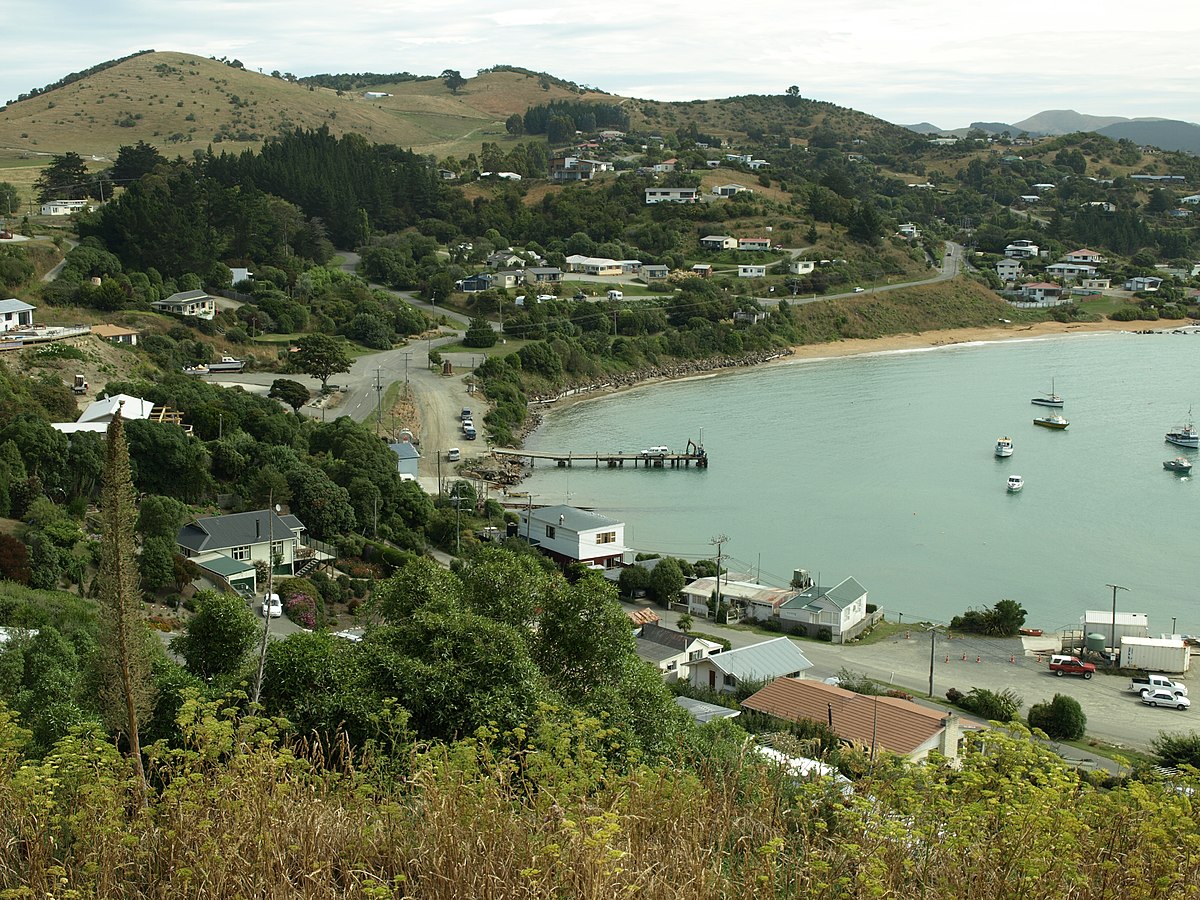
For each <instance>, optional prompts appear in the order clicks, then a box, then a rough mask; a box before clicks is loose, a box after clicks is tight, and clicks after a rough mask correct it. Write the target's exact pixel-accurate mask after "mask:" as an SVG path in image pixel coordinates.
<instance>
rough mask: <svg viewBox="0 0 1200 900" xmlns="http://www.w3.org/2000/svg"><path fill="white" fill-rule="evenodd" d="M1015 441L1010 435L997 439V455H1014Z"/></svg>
mask: <svg viewBox="0 0 1200 900" xmlns="http://www.w3.org/2000/svg"><path fill="white" fill-rule="evenodd" d="M1012 453H1013V442H1012V438H1010V437H1002V438H1000V439H999V440H997V441H996V455H997V456H1012Z"/></svg>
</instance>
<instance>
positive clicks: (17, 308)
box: [0, 297, 37, 315]
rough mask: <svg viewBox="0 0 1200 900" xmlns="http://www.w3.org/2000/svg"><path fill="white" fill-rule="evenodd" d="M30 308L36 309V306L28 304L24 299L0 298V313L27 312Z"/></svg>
mask: <svg viewBox="0 0 1200 900" xmlns="http://www.w3.org/2000/svg"><path fill="white" fill-rule="evenodd" d="M31 309H37V307H36V306H30V305H29V304H28V303H26V302H25V301H24V300H18V299H17V298H16V297H13V298H10V299H8V300H0V315H2V314H4V313H22V312H29V311H30V310H31Z"/></svg>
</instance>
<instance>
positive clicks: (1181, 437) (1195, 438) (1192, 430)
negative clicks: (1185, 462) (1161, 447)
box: [1166, 410, 1200, 450]
mask: <svg viewBox="0 0 1200 900" xmlns="http://www.w3.org/2000/svg"><path fill="white" fill-rule="evenodd" d="M1191 417H1192V416H1191V411H1190V410H1189V411H1188V419H1189V420H1190V419H1191ZM1166 441H1167V443H1168V444H1174V445H1175V446H1177V447H1188V448H1190V449H1193V450H1195V449H1196V448H1198V447H1200V434H1198V433H1197V432H1196V426H1195V425H1194V424H1193V423H1192V422H1191V421H1189V422H1188V423H1187V424H1186V425H1180V426H1179V428H1177V429H1176V430H1175V431H1168V432H1167V435H1166Z"/></svg>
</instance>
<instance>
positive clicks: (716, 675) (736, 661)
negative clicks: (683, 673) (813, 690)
mask: <svg viewBox="0 0 1200 900" xmlns="http://www.w3.org/2000/svg"><path fill="white" fill-rule="evenodd" d="M686 665H687V667H688V681H689V682H690V683H691V685H692V687H694V688H699V689H701V690H703V689H704V688H708V689H709V690H711V691H718V692H720V693H722V694H730V693H733V692H734V691H735V690H737V687H738V685H739V684H745V683H753V682H760V681H774V680H775V679H776V678H782V677H784V676H787V677H790V678H799V677H802V675H803V673H804V672H806V671H807V670H809V669H811V668H812V663H810V662H809V661H808V659H807V658H806V657H805V655H804V654H803V653H801V652H800V648H799V647H797V646H796V644H795V643H793V641H792V640H791V639H790V638H785V637H779V638H774V639H773V640H769V641H763V642H762V643H761V644H751V645H750V646H749V647H739V648H738V649H737V650H726V651H725V652H724V653H716V654H713V655H711V656H705V657H703V658H701V659H697V660H688V662H687V663H686Z"/></svg>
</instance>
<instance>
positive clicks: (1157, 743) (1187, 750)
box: [1151, 731, 1200, 769]
mask: <svg viewBox="0 0 1200 900" xmlns="http://www.w3.org/2000/svg"><path fill="white" fill-rule="evenodd" d="M1151 746H1152V747H1153V748H1154V753H1155V755H1156V756H1157V757H1158V761H1159V763H1160V764H1162V765H1164V766H1191V767H1192V768H1193V769H1200V732H1196V731H1192V732H1189V733H1186V734H1185V733H1183V732H1170V731H1164V732H1163V733H1161V734H1160V735H1159V736H1158V737H1156V738H1155V739H1154V741H1153V743H1152V744H1151Z"/></svg>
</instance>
